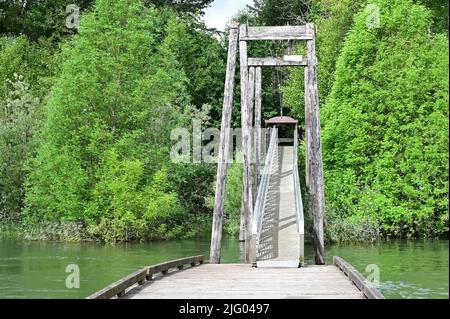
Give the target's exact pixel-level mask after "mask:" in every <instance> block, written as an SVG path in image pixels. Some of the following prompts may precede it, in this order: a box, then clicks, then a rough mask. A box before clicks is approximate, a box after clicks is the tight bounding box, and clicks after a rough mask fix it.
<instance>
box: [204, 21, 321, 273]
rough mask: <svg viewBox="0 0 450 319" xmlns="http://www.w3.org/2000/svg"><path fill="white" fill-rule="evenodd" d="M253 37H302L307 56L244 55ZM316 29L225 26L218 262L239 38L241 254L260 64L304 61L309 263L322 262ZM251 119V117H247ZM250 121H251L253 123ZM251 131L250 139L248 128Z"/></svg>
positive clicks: (249, 207) (214, 241)
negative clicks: (312, 250) (312, 249)
mask: <svg viewBox="0 0 450 319" xmlns="http://www.w3.org/2000/svg"><path fill="white" fill-rule="evenodd" d="M258 40H304V41H306V45H307V52H308V53H307V56H306V58H305V57H300V56H285V57H283V58H249V57H248V55H247V42H248V41H258ZM315 42H316V29H315V26H314V24H312V23H308V24H306V25H301V26H276V27H248V26H247V25H245V24H241V25H240V26H239V25H233V26H231V27H230V35H229V46H228V60H227V69H226V78H225V92H224V100H223V111H222V124H221V131H220V146H219V154H218V162H217V180H216V192H215V201H214V215H213V225H212V237H211V252H210V262H211V263H220V249H221V240H222V227H223V209H224V201H225V190H226V182H227V165H228V161H229V158H228V156H229V148H230V131H231V130H230V126H231V113H232V112H231V111H232V104H233V94H234V84H235V72H236V58H237V48H238V44H239V56H240V59H239V61H240V79H241V126H242V127H241V129H242V153H243V194H242V197H243V201H242V205H243V209H242V217H241V218H242V222H241V237H242V238H241V239H243V240H245V260H246V262H250V260H251V256H250V245H251V230H250V227H249V225H250V224H251V218H252V213H253V203H254V201H255V198H254V197H255V194H256V191H252V180H253V186H254V188H257V185H258V180H259V174H258V173H256V172H259V161H260V155H261V135H260V129H261V80H262V75H261V74H262V70H261V68H262V67H280V66H285V67H287V66H301V67H305V127H306V128H305V138H306V162H305V165H306V167H305V168H306V169H305V171H306V187H307V190H308V193H309V207H310V210H311V211H312V214H313V220H314V225H313V229H314V240H315V263H316V264H324V263H325V251H324V230H323V221H324V208H325V207H324V184H323V163H322V145H321V139H320V114H319V94H318V88H317V58H316V43H315ZM253 119H254V123H253ZM253 125H254V126H253ZM253 127H254V128H255V129H256V131H257V134H255V138H254V139H253V141H252V136H251V133H252V129H253ZM252 142H254V146H253V147H254V148H255V152H254V154H255V155H254V172H255V174H254V176H253V177H252V170H251V154H252Z"/></svg>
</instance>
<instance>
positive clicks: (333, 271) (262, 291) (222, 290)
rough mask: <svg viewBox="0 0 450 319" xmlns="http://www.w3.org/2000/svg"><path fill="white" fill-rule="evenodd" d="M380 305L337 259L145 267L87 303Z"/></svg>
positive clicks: (199, 260)
mask: <svg viewBox="0 0 450 319" xmlns="http://www.w3.org/2000/svg"><path fill="white" fill-rule="evenodd" d="M109 298H125V299H286V298H289V299H366V298H367V299H383V298H384V297H383V295H382V294H381V293H380V292H379V291H378V290H377V289H376V288H374V287H371V285H370V283H368V282H367V281H366V280H365V279H364V277H363V276H362V275H361V274H360V273H359V272H358V271H357V270H356V269H354V268H353V267H352V266H351V265H349V264H348V263H346V262H345V261H344V260H343V259H342V258H339V257H335V258H334V265H329V266H317V265H311V266H308V267H303V268H279V267H263V268H254V267H250V266H249V265H247V264H203V256H194V257H189V258H185V259H179V260H175V261H170V262H167V263H162V264H158V265H154V266H149V267H145V268H144V269H141V270H139V271H137V272H135V273H133V274H131V275H129V276H127V277H125V278H123V279H121V280H119V281H117V282H115V283H113V284H111V285H110V286H108V287H106V288H104V289H102V290H100V291H98V292H96V293H94V294H92V295H91V296H89V297H88V299H109Z"/></svg>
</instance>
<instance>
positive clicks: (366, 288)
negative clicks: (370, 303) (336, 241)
mask: <svg viewBox="0 0 450 319" xmlns="http://www.w3.org/2000/svg"><path fill="white" fill-rule="evenodd" d="M333 263H334V264H335V265H336V266H337V267H338V268H339V269H340V270H342V271H343V272H344V274H346V275H347V277H348V278H349V279H350V280H351V281H352V282H353V284H354V285H355V286H356V287H358V289H359V290H360V291H361V292H362V293H363V294H364V297H365V298H367V299H385V297H384V296H383V294H382V293H381V292H380V291H379V290H378V289H377V288H376V287H374V285H373V284H372V283H371V282H370V281H368V280H367V279H366V278H365V277H364V276H363V275H361V273H360V272H359V271H358V270H356V268H355V267H353V266H352V265H351V264H349V263H348V262H346V261H345V260H344V259H342V258H341V257H339V256H333Z"/></svg>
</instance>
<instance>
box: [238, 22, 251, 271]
mask: <svg viewBox="0 0 450 319" xmlns="http://www.w3.org/2000/svg"><path fill="white" fill-rule="evenodd" d="M246 32H247V25H245V24H241V25H240V28H239V34H240V35H239V37H240V41H239V55H240V70H241V127H242V157H243V164H242V166H243V171H242V175H243V176H242V183H243V193H242V198H243V216H241V219H242V218H243V222H242V223H241V225H242V226H243V228H244V229H243V230H241V231H243V232H244V234H245V260H246V262H250V260H251V256H250V248H251V230H250V221H251V215H252V208H253V203H252V185H251V168H250V161H251V159H250V155H251V137H250V130H251V119H250V118H249V115H250V112H249V107H250V105H248V104H249V103H248V87H249V85H248V65H247V42H245V41H242V40H241V36H242V34H246Z"/></svg>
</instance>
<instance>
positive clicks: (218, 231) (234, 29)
mask: <svg viewBox="0 0 450 319" xmlns="http://www.w3.org/2000/svg"><path fill="white" fill-rule="evenodd" d="M238 32H239V30H238V26H237V25H233V26H231V27H230V37H229V44H228V61H227V71H226V78H225V92H224V99H223V110H222V125H221V130H220V147H219V157H218V162H217V179H216V194H215V199H214V216H213V225H212V235H211V251H210V262H211V263H212V264H218V263H220V245H221V240H222V226H223V206H224V200H225V190H226V184H227V165H228V159H229V153H230V152H229V150H230V135H231V131H230V126H231V111H232V105H233V93H234V78H235V72H236V57H237V43H238V36H239V34H238Z"/></svg>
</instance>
